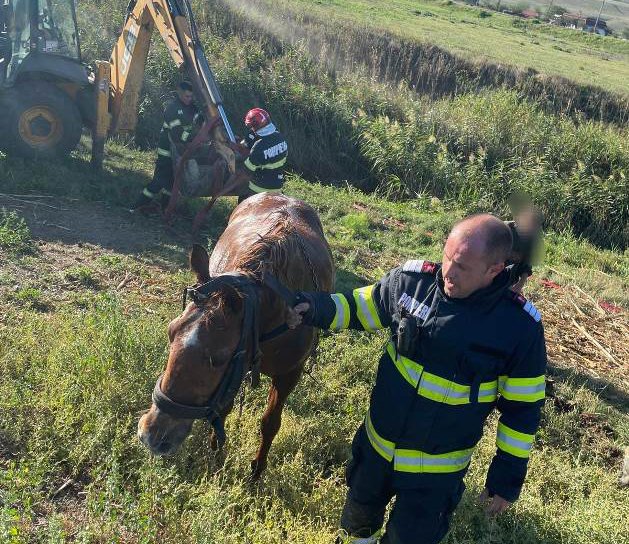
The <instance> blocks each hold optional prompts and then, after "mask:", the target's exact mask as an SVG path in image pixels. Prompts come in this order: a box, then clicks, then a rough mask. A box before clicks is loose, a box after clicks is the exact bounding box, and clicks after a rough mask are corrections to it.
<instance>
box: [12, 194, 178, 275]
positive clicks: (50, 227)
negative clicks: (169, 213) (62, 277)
mask: <svg viewBox="0 0 629 544" xmlns="http://www.w3.org/2000/svg"><path fill="white" fill-rule="evenodd" d="M0 208H6V209H7V210H15V211H16V212H17V213H18V214H19V215H20V216H22V217H23V218H24V219H25V220H26V223H27V224H28V227H29V229H30V230H31V233H32V236H33V238H34V239H35V240H38V241H44V242H59V243H62V244H65V245H78V246H79V247H80V246H81V244H91V245H93V246H98V247H100V248H102V249H104V250H105V249H109V250H112V251H115V252H116V253H123V254H128V255H134V256H138V255H142V256H143V257H147V258H156V260H157V261H160V260H161V261H163V262H164V264H166V263H168V262H169V261H170V262H172V261H173V260H177V258H178V257H181V256H182V255H183V253H184V248H187V247H189V245H190V243H191V237H190V236H189V235H187V233H185V232H184V231H177V230H175V229H173V228H172V227H169V226H167V225H165V224H164V223H163V221H161V219H160V218H159V217H145V216H143V215H141V214H131V213H129V212H128V211H126V210H124V209H122V208H119V207H113V206H109V205H107V204H105V203H99V202H95V203H90V202H84V201H81V200H77V199H67V198H59V197H52V196H49V195H0Z"/></svg>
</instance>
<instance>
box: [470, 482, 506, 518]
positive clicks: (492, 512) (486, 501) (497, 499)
mask: <svg viewBox="0 0 629 544" xmlns="http://www.w3.org/2000/svg"><path fill="white" fill-rule="evenodd" d="M478 500H479V502H480V503H481V504H482V505H484V507H485V514H487V515H488V516H491V517H494V516H498V515H500V514H502V513H503V512H504V511H505V510H506V509H507V508H509V506H511V503H510V502H509V501H508V500H507V499H503V498H502V497H501V496H500V495H494V496H493V497H490V496H489V491H487V489H486V488H485V489H484V490H483V492H482V493H481V494H480V497H479V498H478Z"/></svg>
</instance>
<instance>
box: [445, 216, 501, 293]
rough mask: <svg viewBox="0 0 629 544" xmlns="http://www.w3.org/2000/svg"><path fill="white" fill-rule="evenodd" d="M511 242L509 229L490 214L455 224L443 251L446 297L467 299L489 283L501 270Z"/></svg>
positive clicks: (472, 217) (469, 218) (468, 218)
mask: <svg viewBox="0 0 629 544" xmlns="http://www.w3.org/2000/svg"><path fill="white" fill-rule="evenodd" d="M512 243H513V240H512V237H511V231H510V229H509V227H507V226H506V225H505V224H504V223H503V222H502V221H501V220H500V219H498V218H497V217H494V216H493V215H490V214H478V215H473V216H471V217H467V218H465V219H463V220H461V221H459V222H458V223H456V224H455V225H454V227H453V228H452V231H451V232H450V235H449V236H448V240H447V241H446V245H445V247H444V250H443V280H444V290H445V292H446V294H447V295H448V296H450V297H452V298H466V297H468V296H470V295H471V294H472V293H474V292H475V291H478V290H479V289H482V288H484V287H487V286H488V285H489V284H491V282H492V281H493V279H494V278H495V277H496V276H497V275H498V274H500V272H502V270H503V269H504V267H505V261H506V260H507V258H508V257H509V255H510V253H511V246H512Z"/></svg>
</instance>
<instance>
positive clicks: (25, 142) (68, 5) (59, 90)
mask: <svg viewBox="0 0 629 544" xmlns="http://www.w3.org/2000/svg"><path fill="white" fill-rule="evenodd" d="M92 95H93V92H92V90H91V84H90V81H89V77H88V71H87V69H86V67H85V66H84V65H83V64H82V63H81V54H80V47H79V35H78V30H77V23H76V12H75V6H74V0H0V107H1V110H0V119H1V120H0V124H1V125H0V128H1V129H2V131H1V132H0V146H2V147H3V148H4V149H7V150H9V151H12V152H15V153H17V154H19V155H22V156H26V157H34V156H58V155H66V154H68V153H69V152H70V151H71V150H72V149H74V148H75V147H76V144H77V143H78V141H79V138H80V137H81V130H82V126H83V124H88V123H89V120H90V118H91V117H93V112H92V111H91V110H92V109H93V101H92Z"/></svg>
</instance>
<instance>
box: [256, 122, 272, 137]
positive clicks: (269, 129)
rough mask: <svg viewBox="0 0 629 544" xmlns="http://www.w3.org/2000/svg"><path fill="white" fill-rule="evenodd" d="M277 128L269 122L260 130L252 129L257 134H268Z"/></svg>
mask: <svg viewBox="0 0 629 544" xmlns="http://www.w3.org/2000/svg"><path fill="white" fill-rule="evenodd" d="M276 130H277V129H276V128H275V125H274V124H273V123H269V124H268V125H267V126H265V127H262V128H261V129H260V130H256V131H254V132H255V133H256V134H257V135H258V136H268V135H269V134H273V133H274V132H275V131H276Z"/></svg>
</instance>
